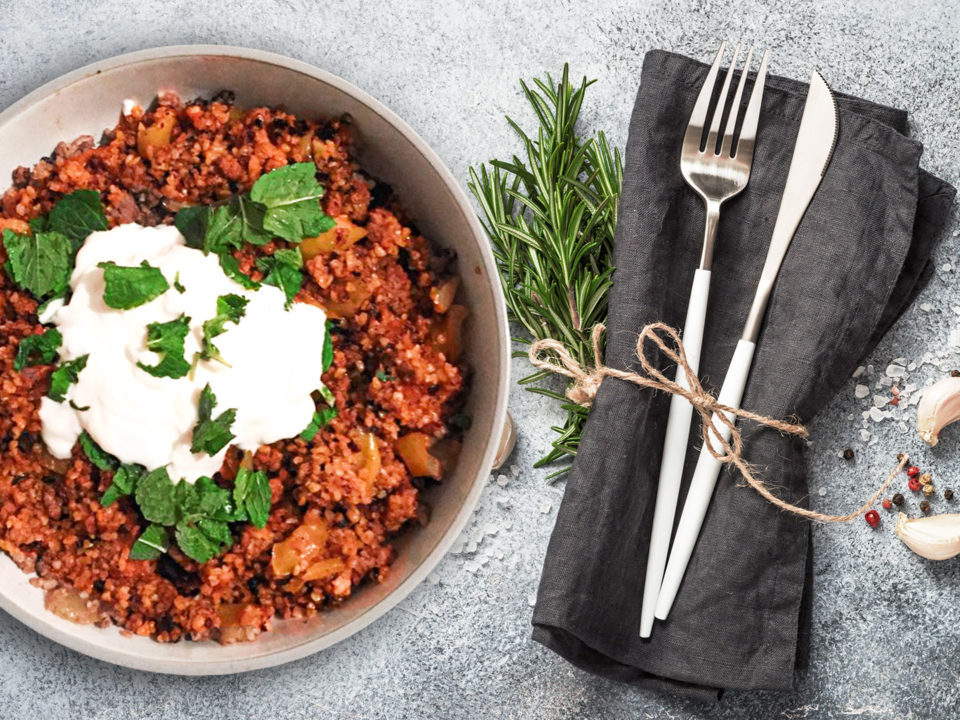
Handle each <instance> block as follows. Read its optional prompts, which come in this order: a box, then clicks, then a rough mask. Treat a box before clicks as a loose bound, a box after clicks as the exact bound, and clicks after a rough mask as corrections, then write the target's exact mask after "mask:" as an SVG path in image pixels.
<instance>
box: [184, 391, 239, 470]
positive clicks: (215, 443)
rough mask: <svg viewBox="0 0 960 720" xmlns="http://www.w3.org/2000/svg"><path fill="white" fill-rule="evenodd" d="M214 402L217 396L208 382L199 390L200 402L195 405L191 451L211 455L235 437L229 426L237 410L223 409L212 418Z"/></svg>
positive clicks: (215, 402)
mask: <svg viewBox="0 0 960 720" xmlns="http://www.w3.org/2000/svg"><path fill="white" fill-rule="evenodd" d="M216 404H217V397H216V395H214V394H213V390H211V389H210V385H209V384H208V385H206V386H205V387H204V388H203V390H202V391H201V392H200V402H199V403H198V405H197V417H198V418H199V419H198V421H197V424H196V426H195V427H194V428H193V442H191V444H190V451H191V452H195V453H200V452H205V453H206V454H207V455H210V456H213V455H216V454H217V453H218V452H220V451H221V450H222V449H223V448H224V447H226V446H227V444H228V443H229V442H230V441H231V440H233V439H234V438H235V437H236V435H234V434H233V433H232V432H231V431H230V426H231V425H233V421H234V420H235V419H236V416H237V411H236V410H235V409H231V410H224V411H223V412H222V413H220V415H219V416H218V417H217V418H216V419H214V418H213V408H214V407H215V406H216Z"/></svg>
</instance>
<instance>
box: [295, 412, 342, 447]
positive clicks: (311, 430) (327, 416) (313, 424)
mask: <svg viewBox="0 0 960 720" xmlns="http://www.w3.org/2000/svg"><path fill="white" fill-rule="evenodd" d="M336 416H337V409H336V408H335V407H325V408H320V409H319V410H317V411H316V412H315V413H313V419H311V420H310V424H309V425H307V426H306V427H305V428H304V429H303V432H301V433H300V439H301V440H306V441H307V442H310V441H311V440H313V439H314V438H315V437H316V436H317V433H318V432H320V428H322V427H323V426H324V425H326V424H327V423H328V422H330V421H331V420H333V419H334V418H335V417H336Z"/></svg>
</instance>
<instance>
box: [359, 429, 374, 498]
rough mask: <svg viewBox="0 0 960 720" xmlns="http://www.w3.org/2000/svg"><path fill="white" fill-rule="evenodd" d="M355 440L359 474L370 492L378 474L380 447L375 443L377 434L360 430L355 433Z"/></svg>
mask: <svg viewBox="0 0 960 720" xmlns="http://www.w3.org/2000/svg"><path fill="white" fill-rule="evenodd" d="M356 441H357V445H359V446H360V476H361V477H362V478H363V479H364V480H365V481H366V483H367V488H368V489H369V490H370V491H371V492H372V491H373V487H374V483H376V481H377V477H378V476H379V475H380V448H379V446H378V445H377V436H376V435H374V434H373V433H369V432H361V433H359V434H358V435H357V438H356Z"/></svg>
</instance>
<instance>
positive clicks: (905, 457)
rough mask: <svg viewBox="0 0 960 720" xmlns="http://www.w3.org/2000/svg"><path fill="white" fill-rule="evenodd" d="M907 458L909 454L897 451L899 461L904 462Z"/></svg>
mask: <svg viewBox="0 0 960 720" xmlns="http://www.w3.org/2000/svg"><path fill="white" fill-rule="evenodd" d="M906 459H907V456H906V455H904V454H903V453H897V462H904V461H905V460H906Z"/></svg>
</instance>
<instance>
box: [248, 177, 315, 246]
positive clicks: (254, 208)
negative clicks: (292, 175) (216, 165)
mask: <svg viewBox="0 0 960 720" xmlns="http://www.w3.org/2000/svg"><path fill="white" fill-rule="evenodd" d="M310 164H312V163H310ZM236 212H237V213H238V214H239V215H240V237H241V238H242V239H243V241H244V242H248V243H250V244H251V245H266V244H267V243H268V242H270V241H271V240H273V234H272V233H270V232H268V231H267V230H265V229H264V225H263V219H264V214H265V212H266V208H264V207H263V205H261V204H260V203H257V202H254V201H253V200H251V199H249V198H247V197H244V196H243V195H241V196H240V197H238V198H237V199H236Z"/></svg>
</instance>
